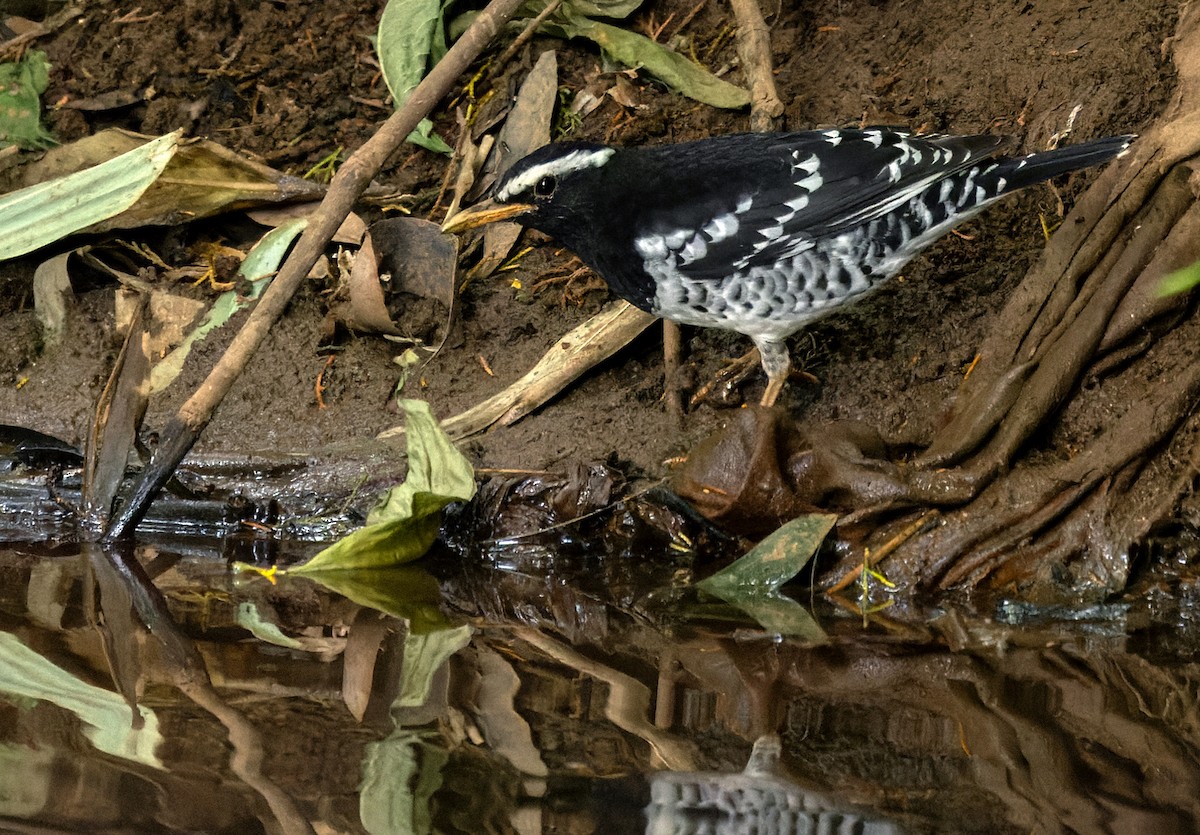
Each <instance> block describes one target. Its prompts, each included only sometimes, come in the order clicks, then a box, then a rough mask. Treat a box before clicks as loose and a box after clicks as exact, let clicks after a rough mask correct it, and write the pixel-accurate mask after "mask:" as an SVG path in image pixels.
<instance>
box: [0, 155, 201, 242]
mask: <svg viewBox="0 0 1200 835" xmlns="http://www.w3.org/2000/svg"><path fill="white" fill-rule="evenodd" d="M179 136H180V131H176V132H174V133H168V134H167V135H166V136H160V137H159V138H158V139H155V140H153V141H151V142H147V143H146V144H145V145H142V146H140V147H138V148H134V149H133V150H132V151H127V152H126V153H124V154H121V155H120V156H117V157H113V158H112V159H110V160H108V161H107V162H102V163H100V164H99V165H94V166H92V167H91V168H88V169H86V170H84V171H79V172H77V173H75V174H71V175H68V176H66V177H59V178H57V179H54V180H50V181H48V182H45V183H38V184H37V185H35V186H29V187H28V188H23V189H20V190H19V191H14V192H11V193H9V194H6V195H4V196H3V197H0V260H3V259H7V258H16V257H17V256H18V255H24V254H25V253H27V252H33V251H34V250H35V249H39V248H40V247H43V246H46V245H47V244H51V243H54V242H55V241H57V240H61V239H62V238H65V237H67V236H68V235H70V234H72V233H73V232H77V231H79V230H80V229H84V228H86V227H88V226H91V225H92V224H94V223H99V222H100V221H102V220H105V219H107V218H110V217H113V216H114V215H118V214H120V213H121V212H123V211H125V210H126V209H128V208H129V207H130V206H132V205H133V204H134V203H136V202H137V201H138V198H139V197H141V196H142V194H143V193H144V192H145V191H146V189H147V188H149V187H150V185H151V184H152V183H153V182H154V181H155V180H157V179H158V177H159V175H160V174H162V172H163V169H164V168H166V167H167V163H168V162H170V161H171V158H172V157H173V156H174V155H175V151H176V148H177V147H178V143H179Z"/></svg>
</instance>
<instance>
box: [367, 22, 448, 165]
mask: <svg viewBox="0 0 1200 835" xmlns="http://www.w3.org/2000/svg"><path fill="white" fill-rule="evenodd" d="M443 11H444V7H443V5H442V2H441V0H389V2H388V4H387V6H386V7H385V8H384V10H383V15H382V16H381V17H380V18H379V33H378V35H377V36H376V40H375V46H376V50H377V51H378V52H379V67H380V69H381V70H382V72H383V81H384V83H385V84H387V88H388V90H389V91H390V92H391V94H392V101H393V103H394V104H395V107H396V109H399V108H400V107H401V106H403V104H404V102H406V101H408V97H409V96H410V95H412V91H413V90H414V89H416V86H417V85H418V84H420V83H421V79H422V78H424V77H425V72H426V70H428V68H429V61H430V58H431V57H432V55H433V52H434V50H435V49H439V50H440V49H442V48H444V46H445V36H444V35H443V34H442V33H441V29H442V14H443ZM432 131H433V125H432V123H431V122H430V121H429V120H428V119H424V120H422V121H421V123H420V125H418V126H417V129H416V130H414V131H413V132H412V133H411V134H409V136H408V141H409V142H412V143H413V144H415V145H420V146H421V147H422V148H428V149H429V150H431V151H436V152H438V153H442V154H449V153H451V152H452V151H453V149H452V148H451V147H450V146H449V145H447V144H446V143H445V141H443V140H442V139H441V137H439V136H437V135H436V134H434V133H433V132H432Z"/></svg>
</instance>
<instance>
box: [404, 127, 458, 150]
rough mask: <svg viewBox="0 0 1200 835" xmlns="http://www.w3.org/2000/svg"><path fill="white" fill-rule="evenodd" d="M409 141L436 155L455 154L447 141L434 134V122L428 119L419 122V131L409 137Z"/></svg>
mask: <svg viewBox="0 0 1200 835" xmlns="http://www.w3.org/2000/svg"><path fill="white" fill-rule="evenodd" d="M407 141H409V142H411V143H412V144H414V145H420V146H421V147H422V148H424V149H425V150H427V151H433V152H434V153H435V154H453V153H454V149H453V148H451V147H450V146H449V145H447V144H446V140H444V139H442V138H441V137H440V136H438V135H437V134H436V133H434V132H433V122H431V121H429V120H428V119H422V120H421V121H420V122H417V129H416V130H414V131H413V132H412V133H410V134H409V135H408V140H407Z"/></svg>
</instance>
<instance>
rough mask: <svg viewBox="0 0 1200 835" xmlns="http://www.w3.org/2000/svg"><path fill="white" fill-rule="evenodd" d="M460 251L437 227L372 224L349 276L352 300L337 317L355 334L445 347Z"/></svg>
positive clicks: (409, 222) (404, 221)
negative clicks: (401, 338) (368, 334)
mask: <svg viewBox="0 0 1200 835" xmlns="http://www.w3.org/2000/svg"><path fill="white" fill-rule="evenodd" d="M457 260H458V246H457V242H456V240H455V239H454V238H452V237H451V236H449V235H443V234H442V232H441V228H440V227H439V226H438V225H437V224H436V223H430V222H429V221H426V220H418V219H416V218H393V219H390V220H383V221H380V222H379V223H376V224H375V225H373V226H372V227H371V228H370V230H369V231H368V233H367V237H366V239H365V241H364V243H363V248H362V250H361V251H360V252H359V255H358V258H356V259H355V261H354V267H353V269H352V270H351V272H350V280H349V298H348V299H347V300H346V302H344V303H343V304H342V305H340V306H339V307H338V308H337V309H336V310H335V311H334V315H335V316H336V317H337V318H338V319H339V320H340V321H342V322H344V323H345V324H346V326H347V327H349V328H351V329H352V330H355V331H359V332H364V333H382V334H388V335H390V336H401V337H404V338H406V339H410V340H412V341H414V342H419V343H421V344H424V345H431V346H434V347H435V348H440V347H441V345H442V343H443V342H445V340H446V336H447V335H448V334H449V332H450V324H451V322H452V321H453V319H454V312H455V308H456V299H457V294H456V293H455V292H454V270H455V266H456V262H457Z"/></svg>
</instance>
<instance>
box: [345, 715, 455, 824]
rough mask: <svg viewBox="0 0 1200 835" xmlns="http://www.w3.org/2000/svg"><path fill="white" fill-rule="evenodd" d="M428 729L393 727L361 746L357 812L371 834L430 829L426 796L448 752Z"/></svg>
mask: <svg viewBox="0 0 1200 835" xmlns="http://www.w3.org/2000/svg"><path fill="white" fill-rule="evenodd" d="M436 739H438V737H437V735H436V734H431V733H430V732H428V731H414V730H405V729H397V730H396V731H395V732H394V733H393V734H392V735H391V736H390V737H388V738H387V739H384V740H381V741H380V742H375V743H372V744H370V745H368V746H367V750H366V756H365V758H364V759H363V782H362V790H361V793H360V795H359V801H358V802H359V815H360V817H361V820H362V825H363V827H365V828H366V830H367V831H368V832H370V833H372V835H392V833H396V832H432V831H433V816H432V814H431V812H430V808H429V805H430V800H431V799H432V797H433V793H434V792H436V791H437V790H438V789H439V788H440V787H441V785H442V769H443V768H444V767H445V765H446V762H447V761H448V760H449V759H450V754H449V752H448V751H447V750H446V749H445V748H444V747H443V746H442V745H439V744H436V743H435V742H434V740H436Z"/></svg>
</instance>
